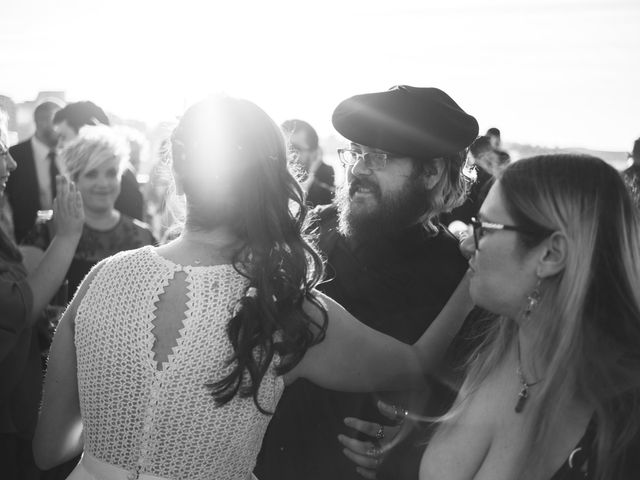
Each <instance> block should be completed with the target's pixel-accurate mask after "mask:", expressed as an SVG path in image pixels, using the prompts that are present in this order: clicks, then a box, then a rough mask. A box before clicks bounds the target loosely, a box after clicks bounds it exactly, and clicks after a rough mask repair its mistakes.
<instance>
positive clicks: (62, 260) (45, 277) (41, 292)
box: [27, 175, 84, 325]
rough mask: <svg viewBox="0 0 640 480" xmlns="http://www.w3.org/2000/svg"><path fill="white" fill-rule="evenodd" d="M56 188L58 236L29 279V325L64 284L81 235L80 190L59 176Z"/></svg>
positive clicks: (55, 206)
mask: <svg viewBox="0 0 640 480" xmlns="http://www.w3.org/2000/svg"><path fill="white" fill-rule="evenodd" d="M56 188H57V192H58V196H57V197H56V199H55V201H54V220H55V222H56V236H55V237H54V238H53V240H52V241H51V244H50V245H49V248H47V251H46V252H45V253H44V256H43V257H42V260H41V261H40V263H39V264H38V266H37V267H36V268H35V270H34V271H33V273H30V274H29V276H28V278H27V283H28V284H29V286H30V287H31V291H32V293H33V308H32V310H31V312H32V314H31V318H30V319H29V322H30V325H33V324H34V323H35V321H36V320H37V319H38V318H39V315H40V313H41V312H42V310H43V309H44V307H46V306H47V304H48V303H49V302H50V301H51V298H53V296H54V295H55V293H56V292H57V291H58V288H60V285H62V282H63V281H64V277H65V275H66V274H67V270H68V269H69V265H71V260H73V255H74V254H75V252H76V248H77V247H78V241H79V240H80V236H81V235H82V225H83V223H84V211H83V209H82V198H81V197H80V192H78V191H76V187H75V185H74V183H73V182H70V181H69V180H67V179H66V178H65V177H62V176H60V175H59V176H58V177H57V178H56Z"/></svg>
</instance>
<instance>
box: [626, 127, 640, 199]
mask: <svg viewBox="0 0 640 480" xmlns="http://www.w3.org/2000/svg"><path fill="white" fill-rule="evenodd" d="M629 160H630V161H631V165H629V167H628V168H627V169H626V170H625V171H624V172H622V177H623V178H624V181H625V183H626V184H627V187H628V188H629V191H630V192H631V196H632V197H633V200H634V202H635V203H636V205H638V206H640V138H638V139H637V140H636V141H635V142H634V143H633V150H632V151H631V153H630V154H629Z"/></svg>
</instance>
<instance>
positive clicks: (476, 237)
mask: <svg viewBox="0 0 640 480" xmlns="http://www.w3.org/2000/svg"><path fill="white" fill-rule="evenodd" d="M470 223H471V226H472V227H473V241H474V242H475V246H476V250H480V239H481V238H482V237H483V236H484V231H485V230H507V231H511V232H518V233H524V234H527V235H536V236H538V235H551V233H553V232H552V231H551V230H544V229H539V230H534V229H530V228H524V227H518V226H516V225H504V224H502V223H495V222H483V221H481V220H478V219H477V218H475V217H474V218H472V219H471V222H470Z"/></svg>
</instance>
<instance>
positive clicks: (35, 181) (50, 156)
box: [6, 100, 62, 243]
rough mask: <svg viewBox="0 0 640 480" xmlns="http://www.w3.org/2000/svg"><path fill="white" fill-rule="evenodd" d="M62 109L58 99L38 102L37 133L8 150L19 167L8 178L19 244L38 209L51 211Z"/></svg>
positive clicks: (35, 118) (36, 110) (34, 114)
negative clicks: (57, 122) (56, 125)
mask: <svg viewBox="0 0 640 480" xmlns="http://www.w3.org/2000/svg"><path fill="white" fill-rule="evenodd" d="M60 108H62V105H61V104H60V103H59V102H58V101H57V100H56V101H53V100H51V101H44V102H42V103H41V104H40V105H38V106H37V107H36V109H35V111H34V112H33V120H34V122H35V125H36V131H35V133H34V135H33V136H32V137H31V138H30V139H28V140H26V141H24V142H22V143H19V144H17V145H14V146H13V147H11V148H10V149H9V151H10V152H11V156H12V157H13V159H14V160H15V161H16V164H17V168H16V170H15V172H13V174H12V175H11V177H10V178H9V181H8V183H7V192H6V193H7V199H8V201H9V205H10V206H11V211H12V213H13V227H14V235H15V239H16V242H17V243H20V242H21V241H22V239H23V238H24V236H25V235H26V234H27V232H28V231H29V230H31V228H32V227H33V225H34V224H35V222H36V215H37V212H38V210H50V209H51V208H52V205H53V199H54V197H55V196H56V181H55V179H56V175H57V174H58V173H59V172H60V160H59V159H58V158H57V157H56V146H57V144H58V133H57V132H56V130H55V129H54V127H53V118H54V115H55V114H56V113H57V112H58V111H59V110H60Z"/></svg>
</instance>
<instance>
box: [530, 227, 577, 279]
mask: <svg viewBox="0 0 640 480" xmlns="http://www.w3.org/2000/svg"><path fill="white" fill-rule="evenodd" d="M542 246H543V249H542V251H541V252H540V257H539V260H538V266H537V269H536V273H537V274H538V277H539V278H547V277H553V276H554V275H557V274H559V273H560V272H562V271H563V270H564V268H565V266H566V264H567V254H568V248H569V244H568V242H567V237H566V236H565V235H563V234H562V233H560V232H554V233H552V234H551V235H550V236H549V237H548V238H547V239H546V240H545V241H544V242H543V245H542Z"/></svg>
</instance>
